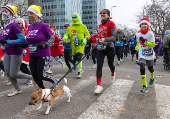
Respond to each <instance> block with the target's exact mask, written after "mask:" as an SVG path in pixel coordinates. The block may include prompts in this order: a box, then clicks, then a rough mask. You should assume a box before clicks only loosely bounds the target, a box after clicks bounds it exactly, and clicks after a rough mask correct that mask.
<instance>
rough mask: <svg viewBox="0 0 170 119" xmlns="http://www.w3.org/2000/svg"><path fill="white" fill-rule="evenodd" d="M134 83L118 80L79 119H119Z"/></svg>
mask: <svg viewBox="0 0 170 119" xmlns="http://www.w3.org/2000/svg"><path fill="white" fill-rule="evenodd" d="M133 83H134V81H130V80H122V79H118V80H116V82H115V83H113V84H112V85H110V86H109V87H108V88H107V89H106V90H105V91H104V92H103V93H102V94H101V96H100V97H99V98H98V99H97V101H96V102H94V103H92V104H91V105H90V106H89V107H88V108H87V109H86V110H85V112H83V113H82V114H81V115H80V116H79V117H78V119H117V118H118V117H119V114H120V113H121V111H120V110H119V108H123V106H124V102H125V101H126V99H127V96H128V94H129V92H130V89H131V87H132V85H133Z"/></svg>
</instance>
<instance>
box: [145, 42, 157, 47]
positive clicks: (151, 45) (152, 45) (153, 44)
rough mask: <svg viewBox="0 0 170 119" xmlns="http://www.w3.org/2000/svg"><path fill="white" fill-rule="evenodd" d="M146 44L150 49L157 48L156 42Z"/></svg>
mask: <svg viewBox="0 0 170 119" xmlns="http://www.w3.org/2000/svg"><path fill="white" fill-rule="evenodd" d="M144 44H145V45H147V46H148V47H155V42H146V43H144Z"/></svg>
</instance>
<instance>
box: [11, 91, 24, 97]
mask: <svg viewBox="0 0 170 119" xmlns="http://www.w3.org/2000/svg"><path fill="white" fill-rule="evenodd" d="M20 93H22V90H21V89H20V90H15V91H13V92H12V93H9V94H8V97H11V96H14V95H17V94H20Z"/></svg>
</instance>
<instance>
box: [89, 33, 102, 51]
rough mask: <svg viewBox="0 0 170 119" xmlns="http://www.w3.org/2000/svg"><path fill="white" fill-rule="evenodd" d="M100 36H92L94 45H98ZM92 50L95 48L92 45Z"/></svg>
mask: <svg viewBox="0 0 170 119" xmlns="http://www.w3.org/2000/svg"><path fill="white" fill-rule="evenodd" d="M99 37H100V36H97V37H95V36H92V37H91V43H92V44H94V43H97V41H98V39H99ZM92 48H93V45H92ZM95 49H97V47H95Z"/></svg>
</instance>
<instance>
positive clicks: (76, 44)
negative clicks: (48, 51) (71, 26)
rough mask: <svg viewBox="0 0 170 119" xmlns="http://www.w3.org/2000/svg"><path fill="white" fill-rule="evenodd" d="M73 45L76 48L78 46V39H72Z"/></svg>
mask: <svg viewBox="0 0 170 119" xmlns="http://www.w3.org/2000/svg"><path fill="white" fill-rule="evenodd" d="M74 45H75V46H78V45H79V38H75V39H74Z"/></svg>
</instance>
